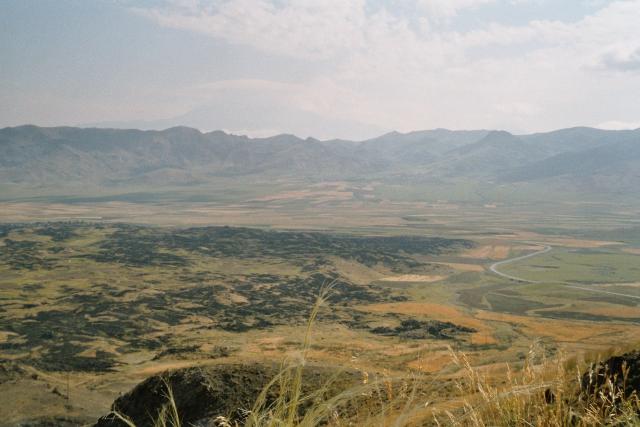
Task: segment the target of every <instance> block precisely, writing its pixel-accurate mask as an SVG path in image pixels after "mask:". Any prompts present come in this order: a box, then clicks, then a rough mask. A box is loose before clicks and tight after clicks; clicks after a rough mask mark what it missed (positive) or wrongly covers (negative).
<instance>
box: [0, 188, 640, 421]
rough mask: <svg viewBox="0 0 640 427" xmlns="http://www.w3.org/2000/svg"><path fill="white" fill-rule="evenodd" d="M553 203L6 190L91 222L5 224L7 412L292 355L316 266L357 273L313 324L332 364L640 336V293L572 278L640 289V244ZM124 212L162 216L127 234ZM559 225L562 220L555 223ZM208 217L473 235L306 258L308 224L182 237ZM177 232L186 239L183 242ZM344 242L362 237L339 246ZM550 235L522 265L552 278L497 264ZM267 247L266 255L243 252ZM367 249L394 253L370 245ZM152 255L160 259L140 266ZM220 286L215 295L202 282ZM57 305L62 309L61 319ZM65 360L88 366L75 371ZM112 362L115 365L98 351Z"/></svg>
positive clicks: (334, 193) (501, 353)
mask: <svg viewBox="0 0 640 427" xmlns="http://www.w3.org/2000/svg"><path fill="white" fill-rule="evenodd" d="M567 209H568V210H571V209H577V210H578V211H579V207H578V208H575V207H567ZM541 211H544V208H543V207H542V208H540V210H539V211H537V210H536V209H535V208H532V207H527V209H514V208H512V207H507V206H493V205H492V206H488V207H487V206H482V205H478V206H466V205H462V204H452V203H448V202H445V201H442V202H440V203H408V202H407V203H394V202H389V201H385V200H381V201H379V202H377V203H375V204H374V203H373V202H368V201H367V202H362V201H358V200H354V199H353V194H352V192H351V191H350V189H349V187H348V186H347V185H343V186H342V187H339V188H338V187H335V188H332V189H330V190H327V189H323V188H319V189H311V190H309V191H305V192H281V193H276V194H273V195H271V196H264V197H260V198H256V199H255V200H252V201H247V202H244V203H238V204H234V205H229V204H216V203H191V204H163V203H157V204H152V203H149V204H135V203H125V202H105V203H75V204H63V203H53V204H52V203H31V202H29V203H26V202H19V203H18V202H3V203H0V223H5V224H6V223H18V222H19V223H24V222H31V223H32V222H43V221H84V222H86V223H87V224H85V225H82V226H79V227H80V228H77V229H76V228H74V227H76V226H75V225H73V226H70V227H71V228H70V231H71V233H73V235H70V236H66V237H65V236H61V235H59V234H57V233H58V231H59V230H58V229H55V227H53V228H54V229H55V230H53V231H52V230H48V229H47V227H48V226H45V225H34V224H31V225H21V226H17V228H15V229H11V230H9V231H8V232H7V234H6V235H5V236H3V237H0V251H3V253H4V254H5V255H4V256H3V258H2V259H0V306H1V307H2V310H0V311H1V312H2V314H1V315H0V359H1V360H2V366H4V367H11V369H14V368H15V369H14V370H15V372H14V373H13V374H11V373H9V374H7V373H4V374H3V373H2V371H1V370H0V394H2V395H3V396H10V398H9V399H10V402H9V401H8V402H7V404H6V405H3V406H2V407H1V408H0V419H2V420H6V422H17V421H18V420H20V419H23V418H25V414H29V416H33V417H34V416H40V415H42V416H45V415H46V416H54V415H56V416H60V415H78V416H80V415H82V416H86V417H87V419H88V420H89V419H94V418H95V417H97V416H99V415H102V414H104V413H105V412H106V411H107V410H108V407H109V405H110V403H111V402H112V401H113V399H114V398H115V397H117V396H118V394H119V393H122V392H124V391H126V390H128V389H129V388H130V387H132V386H133V385H134V384H136V383H137V382H139V381H141V380H142V379H144V378H145V377H147V376H149V375H152V374H155V373H158V372H162V371H164V370H166V369H173V368H180V367H186V366H194V365H204V364H224V363H233V362H238V361H258V362H261V361H265V360H269V361H275V362H278V361H280V360H282V359H283V358H284V357H287V356H294V355H295V354H296V353H297V351H298V349H299V345H300V341H301V335H302V331H303V328H304V326H303V324H304V318H305V317H306V315H307V314H308V308H309V306H310V301H311V298H312V296H313V294H315V293H316V292H317V289H318V288H319V286H320V285H321V284H322V283H321V282H322V280H320V281H319V282H313V281H312V280H311V278H312V276H313V274H315V273H321V274H324V275H326V277H330V275H331V274H333V275H334V276H335V277H338V278H339V279H340V280H343V281H344V282H345V283H348V284H350V285H349V286H350V287H347V288H345V289H344V290H342V291H341V292H342V294H340V295H341V296H339V297H338V298H336V299H335V300H334V301H333V302H332V305H331V306H330V307H326V308H325V310H324V317H322V316H321V318H320V320H319V322H318V323H317V325H316V326H315V329H314V341H313V347H312V351H311V353H310V358H311V359H312V361H313V362H318V363H322V364H327V365H336V366H349V367H354V368H357V369H361V370H367V371H379V370H381V369H385V370H387V371H388V372H395V373H407V372H422V373H423V374H425V375H427V376H434V377H437V378H443V379H446V378H448V377H450V376H451V375H455V372H454V371H453V366H452V365H451V358H450V356H449V347H452V348H455V349H458V350H462V351H465V352H466V353H468V354H469V356H470V359H471V360H472V361H473V363H474V364H475V365H478V366H485V367H486V368H487V369H503V367H504V363H509V364H513V365H517V364H518V363H519V361H520V360H521V359H522V357H523V354H526V352H527V350H528V348H529V346H530V344H531V343H532V342H533V341H534V340H542V341H543V342H544V343H545V346H546V348H547V349H548V351H549V352H550V354H553V353H556V352H558V351H563V352H567V353H571V354H574V353H576V354H578V353H584V352H598V351H606V350H607V349H608V348H610V347H612V346H617V345H623V344H628V343H637V341H639V340H640V338H639V337H640V306H639V305H638V301H635V302H634V301H631V300H629V299H628V298H622V297H615V296H614V295H609V296H606V297H605V296H604V295H603V294H595V293H592V292H589V291H588V290H580V289H577V288H575V289H574V288H568V287H566V286H562V284H561V283H558V281H559V279H557V278H558V277H562V280H561V281H562V282H572V280H574V279H575V278H576V277H578V278H580V280H581V281H580V282H576V283H577V286H579V287H586V288H587V289H591V287H592V288H593V289H606V290H611V291H615V292H620V293H629V294H632V295H639V296H640V288H639V287H638V283H640V271H638V270H636V269H635V265H640V263H637V261H640V258H637V259H636V258H633V257H634V256H638V257H640V249H638V248H637V247H635V246H631V245H629V244H628V243H622V242H620V241H618V240H617V239H615V238H611V237H607V234H606V233H604V232H603V234H602V238H593V237H585V235H584V234H583V233H582V232H578V231H576V230H583V229H584V228H582V227H583V226H584V224H585V223H588V222H589V221H587V220H586V219H585V218H583V217H581V216H580V215H575V216H574V217H572V218H573V219H567V216H566V215H564V216H563V217H562V218H563V222H562V223H560V224H559V223H558V222H557V220H556V221H555V222H554V219H553V218H551V217H550V216H549V215H546V216H545V215H543V214H542V213H541ZM603 211H605V212H608V211H606V210H603ZM634 215H637V212H636V211H625V212H624V213H621V214H616V213H615V212H613V213H606V214H603V215H602V216H601V217H597V218H595V219H593V218H592V221H593V222H594V223H596V224H599V225H601V226H602V228H603V229H606V230H608V229H615V228H620V227H627V226H632V225H634V223H632V222H630V221H631V219H630V218H633V217H634ZM115 223H131V224H148V225H160V226H163V227H161V228H152V229H151V230H154V231H151V232H149V233H147V232H146V231H145V229H144V228H135V229H131V230H130V231H126V230H125V231H124V232H122V233H121V234H118V226H116V225H114V224H115ZM96 224H100V225H101V226H103V227H104V228H99V227H98V228H96V227H95V225H96ZM550 224H553V225H554V226H555V229H554V230H553V232H552V233H551V232H549V233H547V232H546V229H547V227H550ZM204 225H221V226H251V227H258V228H259V229H273V228H275V229H280V230H291V231H292V232H293V233H296V232H297V231H296V230H320V231H325V232H336V231H338V232H340V233H342V234H344V235H346V236H368V237H371V236H374V237H380V236H418V237H443V238H448V239H466V240H469V241H471V242H473V244H474V247H472V248H465V247H456V248H455V249H453V250H451V251H445V252H441V253H427V252H425V253H412V252H411V251H410V250H408V249H406V250H398V251H396V250H395V249H393V248H392V249H384V250H383V249H380V246H379V245H380V244H381V243H379V242H378V241H372V242H371V243H370V245H371V246H366V247H364V246H362V247H361V246H357V247H352V246H348V245H351V243H348V244H347V243H343V241H342V240H337V241H336V242H337V243H332V244H327V246H322V245H325V243H317V242H316V240H314V242H316V243H317V244H318V245H319V246H318V251H317V252H308V253H306V254H303V255H299V254H300V252H298V249H296V248H297V246H295V245H296V243H295V241H296V239H298V238H299V239H305V238H308V237H304V233H303V234H300V235H297V234H296V235H295V236H298V237H296V239H292V240H291V243H290V244H291V245H293V246H291V247H290V248H288V247H287V246H286V244H285V243H282V242H285V241H288V240H286V239H285V240H282V239H280V238H279V237H278V238H277V239H276V243H273V244H272V243H270V242H271V237H269V236H272V235H267V236H268V237H269V239H268V240H265V239H266V237H251V238H249V237H247V236H245V235H243V234H238V235H236V234H234V235H233V236H232V237H231V240H230V242H233V241H238V242H252V243H251V244H248V243H247V244H244V245H243V244H241V245H240V246H241V248H240V249H237V248H236V247H235V246H233V245H231V246H229V248H228V249H227V250H229V251H230V252H228V253H220V252H219V250H218V248H220V247H221V245H220V239H221V237H220V236H219V235H216V236H215V237H211V236H209V235H206V236H205V237H202V236H200V234H197V233H196V234H189V233H187V234H181V233H183V232H182V231H181V230H183V229H184V228H185V227H187V226H189V227H190V226H204ZM174 227H180V228H179V229H176V228H174ZM558 228H561V229H562V230H560V231H559V230H558ZM38 230H39V231H38ZM56 230H57V231H56ZM230 230H232V231H229V232H233V233H236V231H234V230H236V229H230ZM47 233H49V234H47ZM114 233H116V234H114ZM158 233H160V234H161V233H167V234H166V235H167V236H171V235H172V233H175V235H176V236H178V237H177V238H173V240H172V238H165V237H162V238H160V237H157V234H158ZM242 233H244V232H242ZM305 233H306V232H305ZM56 236H57V237H56ZM127 236H133V237H134V238H133V239H131V240H127ZM136 236H137V237H136ZM180 236H182V237H180ZM276 237H277V235H276ZM56 239H60V240H56ZM123 239H124V240H123ZM145 239H150V240H148V241H149V242H150V243H149V246H144V244H143V245H141V246H140V247H139V248H138V249H136V251H139V252H135V253H134V254H132V255H131V256H132V257H133V258H131V259H129V258H126V256H127V250H128V248H129V246H130V245H133V244H134V243H135V244H139V243H140V242H142V243H144V242H145V241H147V240H145ZM158 239H160V240H158ZM176 239H178V240H179V241H180V242H183V240H184V242H183V243H180V244H175V241H176ZM180 239H183V240H180ZM243 239H249V240H243ZM256 239H258V240H256ZM260 239H262V240H260ZM347 241H348V240H347ZM118 242H120V243H118ZM122 242H125V243H122ZM172 242H174V243H172ZM194 242H195V243H194ZM256 242H258V243H256ZM260 242H262V243H260ZM322 242H324V241H322ZM531 242H535V244H533V243H531ZM316 243H314V244H316ZM123 244H126V245H129V246H122V245H123ZM336 244H337V245H338V246H339V245H347V246H340V247H344V248H346V249H344V250H343V251H342V252H338V251H337V249H336V246H335V245H336ZM385 244H386V243H385ZM538 244H547V245H551V246H553V248H554V250H553V251H551V252H550V253H549V254H548V258H536V257H533V258H531V259H530V260H528V261H527V263H526V265H517V263H516V264H514V265H513V267H512V268H513V269H514V271H516V272H517V273H518V274H522V275H527V274H530V275H535V277H536V278H537V279H540V278H542V282H541V284H540V285H539V286H534V285H526V284H523V283H518V282H514V281H510V280H507V279H505V278H502V277H498V276H496V275H494V274H492V273H491V272H489V271H488V266H489V265H491V264H492V263H493V262H495V261H497V260H504V259H507V258H510V257H515V256H518V255H522V254H526V253H528V252H533V251H536V250H537V249H539V246H538ZM7 245H11V250H10V251H9V249H8V246H7ZM101 245H107V246H105V248H106V249H101V248H102V246H101ZM109 245H112V246H109ZM113 245H115V246H113ZM252 245H255V253H253V252H252V253H251V254H247V253H245V252H234V251H236V250H244V248H246V247H252ZM265 245H267V246H265ZM158 247H159V248H160V249H159V250H156V249H157V248H158ZM267 247H268V248H269V249H268V250H267V249H264V248H267ZM303 247H309V245H303ZM362 250H364V251H365V252H366V251H368V250H370V251H371V252H370V253H371V254H379V255H380V258H375V257H374V258H370V257H368V256H364V255H362V254H361V253H360V251H362ZM119 251H123V252H122V256H120V255H118V254H120V252H119ZM149 251H152V252H153V256H152V257H150V258H149V260H148V261H149V263H148V264H136V262H135V260H136V259H137V260H140V259H142V258H144V259H146V258H145V255H148V254H149ZM216 251H218V252H216ZM385 251H387V252H385ZM593 251H600V252H593ZM9 253H10V254H12V255H11V256H10V257H9V255H7V254H9ZM366 253H369V252H366ZM16 254H18V255H19V256H17V255H16ZM104 254H116V255H118V256H120V257H119V258H118V257H116V258H113V259H112V258H108V257H107V258H104V256H103V255H104ZM385 254H386V255H385ZM365 255H366V254H365ZM383 255H384V256H383ZM371 256H373V255H371ZM385 256H388V257H389V259H388V260H386V261H385ZM546 256H547V254H545V257H546ZM154 257H156V258H154ZM554 257H555V258H554ZM585 257H586V258H585ZM594 257H596V258H594ZM598 257H600V258H598ZM629 257H631V258H629ZM154 259H157V260H158V262H157V263H156V262H155V261H154ZM585 259H588V260H589V262H590V263H593V262H596V261H597V259H602V260H603V261H602V265H596V267H597V268H595V269H594V270H593V271H591V270H589V271H588V272H587V273H585V270H581V269H580V265H581V263H583V262H582V261H583V260H585ZM594 259H595V261H594ZM132 260H133V261H132ZM634 260H636V261H635V263H636V264H635V265H634ZM565 262H566V263H568V264H565ZM167 263H169V264H167ZM596 264H597V262H596ZM25 265H28V266H30V267H28V268H27V267H25ZM567 266H568V267H567ZM510 268H511V267H510ZM514 274H515V273H514ZM586 274H592V278H593V282H592V283H588V282H587V281H585V280H584V279H585V277H586V276H585V275H586ZM576 275H577V276H576ZM331 277H333V276H331ZM607 278H611V280H610V281H609V280H607ZM621 279H622V280H621ZM205 289H206V290H207V292H208V293H206V294H202V293H200V292H203V290H205ZM361 291H362V292H361ZM107 302H108V304H107ZM265 302H268V303H269V304H272V305H271V306H269V307H270V308H269V311H265V310H264V309H263V307H265V305H264V304H265ZM119 312H120V314H119ZM57 313H62V314H61V317H60V318H59V320H58V317H56V316H58V314H57ZM65 316H67V317H65ZM66 319H72V320H66ZM407 320H410V321H418V322H425V323H424V325H427V324H429V323H428V322H440V323H435V324H436V325H437V326H438V328H444V329H442V331H445V332H443V333H444V335H442V336H441V335H437V334H436V335H434V334H424V335H420V336H419V337H417V338H416V335H415V332H416V331H415V330H411V331H409V332H410V333H408V332H407V331H405V330H403V329H402V328H403V323H402V322H403V321H407ZM56 322H67V323H65V325H66V326H64V327H62V328H52V333H51V334H50V333H48V332H47V330H46V329H43V330H42V331H41V332H39V334H40V335H37V336H28V334H26V332H25V331H28V330H35V329H34V325H38V324H42V325H45V326H47V325H56V324H57V323H56ZM265 322H266V323H265ZM449 324H450V325H453V326H447V325H449ZM421 327H422V326H421ZM455 327H462V328H469V331H470V332H464V331H462V330H460V331H457V330H455V329H451V328H455ZM92 328H93V329H92ZM446 328H450V329H446ZM92 330H95V332H91V331H92ZM461 331H462V332H461ZM85 333H86V335H83V334H85ZM345 343H349V345H348V346H346V345H345ZM47 355H50V356H47ZM56 355H58V356H56ZM56 357H57V358H59V359H60V360H62V361H63V362H64V361H65V360H72V361H75V362H74V363H77V366H75V365H74V367H72V368H70V369H69V368H68V367H66V366H65V365H64V363H62V364H60V363H58V362H59V360H58V359H56ZM100 360H103V361H109V365H108V366H105V367H104V369H102V368H99V369H98V368H96V366H93V365H91V363H93V361H100ZM83 366H84V368H83ZM87 366H88V367H89V368H87ZM6 369H8V368H6ZM67 370H68V371H69V372H66V371H67ZM12 372H13V371H12ZM67 384H68V393H67ZM67 398H68V399H67ZM0 424H1V423H0Z"/></svg>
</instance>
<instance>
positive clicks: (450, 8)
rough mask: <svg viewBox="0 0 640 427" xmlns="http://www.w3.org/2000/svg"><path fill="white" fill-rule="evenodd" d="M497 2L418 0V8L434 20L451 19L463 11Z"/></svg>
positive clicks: (483, 0)
mask: <svg viewBox="0 0 640 427" xmlns="http://www.w3.org/2000/svg"><path fill="white" fill-rule="evenodd" d="M496 1H497V0H418V2H417V3H418V7H419V8H420V9H421V10H422V11H424V12H426V14H427V15H428V16H429V17H430V18H432V19H442V18H451V17H453V16H455V15H457V14H458V13H459V12H460V11H461V10H463V9H470V8H475V7H478V6H481V5H484V4H488V3H495V2H496Z"/></svg>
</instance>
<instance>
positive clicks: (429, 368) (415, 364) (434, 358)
mask: <svg viewBox="0 0 640 427" xmlns="http://www.w3.org/2000/svg"><path fill="white" fill-rule="evenodd" d="M452 362H453V360H452V359H451V355H450V354H448V353H440V354H432V355H427V356H424V357H420V358H419V359H416V360H414V361H412V362H409V363H407V367H408V368H410V369H415V370H418V371H421V372H427V373H434V372H440V371H441V370H443V369H444V368H445V367H447V366H448V365H450V364H451V363H452Z"/></svg>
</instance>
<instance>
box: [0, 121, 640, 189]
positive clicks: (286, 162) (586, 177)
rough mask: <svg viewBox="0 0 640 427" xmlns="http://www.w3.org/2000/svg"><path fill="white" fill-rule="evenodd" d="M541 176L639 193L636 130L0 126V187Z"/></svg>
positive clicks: (571, 185) (530, 179) (430, 181)
mask: <svg viewBox="0 0 640 427" xmlns="http://www.w3.org/2000/svg"><path fill="white" fill-rule="evenodd" d="M240 177H242V178H247V179H263V180H264V179H266V180H273V179H280V180H282V179H285V180H286V179H295V180H304V181H306V182H320V181H326V180H357V181H378V182H390V183H403V182H406V183H412V184H415V183H419V184H424V185H440V184H446V183H451V182H461V181H465V182H472V183H481V184H483V185H496V186H499V185H520V184H523V183H524V184H527V185H537V186H544V187H548V188H554V189H559V190H561V191H568V192H574V193H581V192H584V193H602V194H608V193H609V194H610V193H616V194H624V195H634V194H636V195H637V193H638V189H639V188H640V129H636V130H620V131H611V130H600V129H593V128H586V127H577V128H570V129H562V130H557V131H553V132H547V133H536V134H530V135H513V134H511V133H508V132H505V131H492V130H471V131H451V130H446V129H435V130H426V131H416V132H410V133H398V132H391V133H388V134H385V135H382V136H380V137H377V138H373V139H369V140H365V141H347V140H330V141H320V140H317V139H313V138H307V139H301V138H298V137H296V136H294V135H287V134H283V135H277V136H273V137H268V138H248V137H246V136H238V135H232V134H228V133H225V132H222V131H214V132H209V133H202V132H200V131H198V130H196V129H192V128H187V127H174V128H170V129H166V130H162V131H155V130H147V131H142V130H128V129H127V130H125V129H100V128H73V127H53V128H45V127H37V126H32V125H25V126H19V127H10V128H4V129H0V195H1V193H2V192H3V191H4V190H3V189H6V188H8V187H12V188H23V189H25V191H28V190H26V189H29V188H39V189H41V190H42V189H47V188H52V189H53V188H55V189H57V190H58V191H59V190H60V189H64V188H66V187H72V186H77V185H78V184H81V185H83V186H92V187H95V188H109V189H118V188H125V187H131V186H139V185H144V186H147V187H152V188H157V189H161V188H163V187H168V186H185V185H187V186H197V185H200V184H206V183H207V182H211V181H215V180H217V179H223V178H225V179H226V178H240Z"/></svg>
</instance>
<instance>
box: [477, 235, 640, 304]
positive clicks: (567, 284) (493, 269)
mask: <svg viewBox="0 0 640 427" xmlns="http://www.w3.org/2000/svg"><path fill="white" fill-rule="evenodd" d="M524 243H528V244H534V245H544V249H541V250H539V251H536V252H532V253H530V254H527V255H521V256H517V257H515V258H509V259H505V260H503V261H499V262H494V263H493V264H491V266H489V270H491V272H492V273H494V274H497V275H498V276H501V277H504V278H506V279H509V280H515V281H517V282H522V283H541V282H539V281H536V280H529V279H523V278H522V277H516V276H512V275H510V274H506V273H502V272H500V271H498V269H497V267H499V266H501V265H507V264H511V263H512V262H516V261H522V260H523V259H527V258H532V257H534V256H538V255H542V254H545V253H547V252H549V251H551V250H552V249H553V247H551V246H549V245H547V244H545V243H540V242H524ZM561 284H562V285H564V286H565V287H567V288H573V289H579V290H582V291H588V292H596V293H600V294H609V295H617V296H621V297H626V298H633V299H639V300H640V296H637V295H629V294H623V293H619V292H611V291H603V290H602V289H593V288H587V287H584V286H576V285H574V284H573V283H571V282H561Z"/></svg>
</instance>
